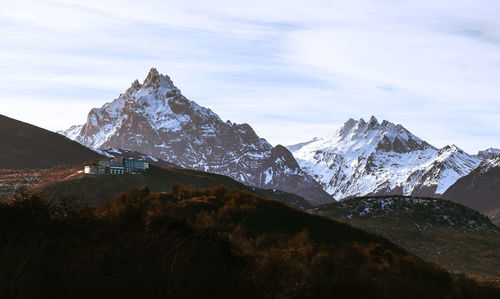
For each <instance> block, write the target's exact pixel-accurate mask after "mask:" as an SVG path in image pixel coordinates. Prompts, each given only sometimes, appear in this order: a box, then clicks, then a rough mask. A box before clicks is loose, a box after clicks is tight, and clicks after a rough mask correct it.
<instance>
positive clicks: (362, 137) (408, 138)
mask: <svg viewBox="0 0 500 299" xmlns="http://www.w3.org/2000/svg"><path fill="white" fill-rule="evenodd" d="M430 147H432V146H431V145H429V144H428V143H426V142H425V141H422V140H421V139H420V138H418V137H416V136H415V135H413V134H411V133H410V132H409V131H408V130H406V129H405V128H404V127H403V126H401V125H395V124H393V123H391V122H389V121H387V120H384V121H382V123H379V122H378V121H377V119H376V118H375V117H374V116H372V117H371V118H370V120H369V121H368V122H366V121H365V120H364V119H362V118H361V119H360V120H359V121H356V120H354V119H349V120H348V121H346V122H345V123H344V125H343V126H342V127H341V128H340V129H339V130H337V131H335V132H334V133H332V134H330V135H328V136H327V137H325V138H317V139H313V140H312V141H308V142H304V143H300V144H296V145H291V146H289V147H288V148H289V149H290V150H291V151H292V152H297V151H299V150H300V151H304V152H307V151H309V152H310V151H316V150H321V151H327V152H331V153H337V154H338V153H340V154H348V155H350V154H353V153H354V154H355V155H359V154H361V155H362V156H365V157H366V156H368V155H370V154H371V153H373V152H375V151H385V152H390V151H394V152H398V153H407V152H412V151H415V150H423V149H426V148H430Z"/></svg>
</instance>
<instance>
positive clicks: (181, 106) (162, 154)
mask: <svg viewBox="0 0 500 299" xmlns="http://www.w3.org/2000/svg"><path fill="white" fill-rule="evenodd" d="M60 133H61V134H63V135H65V136H67V137H69V138H70V139H73V140H75V141H77V142H79V143H81V144H83V145H85V146H87V147H91V148H97V149H108V148H120V149H127V150H132V151H137V152H141V153H144V154H146V155H148V156H152V157H155V158H158V159H162V160H165V161H168V162H170V163H173V164H176V165H179V166H181V167H185V168H193V169H197V170H202V171H207V172H213V173H218V174H222V175H227V176H229V177H231V178H234V179H236V180H238V181H240V182H242V183H244V184H247V185H251V186H255V187H259V188H268V189H269V188H272V189H280V190H283V191H287V192H292V193H295V194H298V195H300V196H303V197H305V198H306V199H307V200H309V201H311V202H312V203H324V202H328V201H331V197H330V196H329V195H328V194H327V193H326V192H324V191H323V189H322V187H321V186H320V185H319V184H318V183H317V182H316V181H315V180H314V179H313V178H311V177H310V176H308V175H307V174H306V173H304V172H303V171H302V170H301V169H300V167H299V165H298V164H297V163H296V161H295V159H294V158H293V156H292V155H291V154H290V152H289V151H288V150H287V149H286V148H284V147H283V146H277V147H274V148H273V146H272V145H271V144H269V143H268V142H267V141H266V140H264V139H262V138H259V137H258V136H257V134H256V133H255V132H254V130H253V129H252V128H251V127H250V126H249V125H248V124H235V123H232V122H230V121H227V122H224V121H222V119H221V118H220V117H219V116H218V115H217V114H215V113H214V112H212V111H211V110H210V109H207V108H205V107H201V106H199V105H198V104H196V103H195V102H193V101H190V100H188V99H186V98H185V97H184V96H183V95H182V94H181V92H180V90H179V89H178V88H177V87H175V86H174V84H173V83H172V81H171V80H170V78H169V77H168V76H164V75H160V74H159V73H158V71H157V70H156V69H155V68H152V69H151V70H150V72H149V74H148V76H147V77H146V79H145V80H144V82H143V83H142V84H140V83H139V82H138V81H137V80H135V81H134V82H133V83H132V86H131V87H130V88H128V89H127V91H126V92H125V93H124V94H121V95H120V96H119V97H118V98H116V99H115V100H113V101H112V102H110V103H106V104H105V105H104V106H102V107H101V108H94V109H92V110H91V111H90V112H89V114H88V117H87V122H86V123H85V124H83V125H78V126H72V127H71V128H69V129H68V130H66V131H63V132H60Z"/></svg>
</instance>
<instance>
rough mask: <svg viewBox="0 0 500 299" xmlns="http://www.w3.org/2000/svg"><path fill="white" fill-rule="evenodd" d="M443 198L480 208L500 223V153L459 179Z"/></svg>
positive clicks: (476, 208) (495, 221)
mask: <svg viewBox="0 0 500 299" xmlns="http://www.w3.org/2000/svg"><path fill="white" fill-rule="evenodd" d="M443 198H445V199H448V200H451V201H454V202H458V203H460V204H463V205H464V206H467V207H470V208H472V209H475V210H478V211H480V212H482V213H483V214H485V215H488V216H489V217H490V218H491V220H492V221H493V222H494V223H496V224H498V225H500V155H496V156H492V158H491V159H489V160H486V161H484V162H482V163H481V165H479V167H477V168H476V169H474V170H473V171H472V172H471V173H470V174H468V175H466V176H464V177H463V178H461V179H459V180H458V181H457V182H456V183H455V184H453V185H452V186H451V187H450V188H449V189H448V190H446V192H445V193H444V194H443Z"/></svg>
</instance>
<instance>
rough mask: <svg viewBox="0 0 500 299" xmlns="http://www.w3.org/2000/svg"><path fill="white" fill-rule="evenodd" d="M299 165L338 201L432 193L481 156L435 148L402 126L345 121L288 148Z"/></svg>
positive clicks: (438, 190) (469, 168)
mask: <svg viewBox="0 0 500 299" xmlns="http://www.w3.org/2000/svg"><path fill="white" fill-rule="evenodd" d="M288 149H289V150H290V151H292V153H293V155H294V157H295V159H296V160H297V162H298V163H299V165H300V167H301V169H302V170H303V171H304V172H306V173H308V174H309V175H311V176H312V177H314V178H315V179H316V180H317V181H318V182H319V183H320V184H321V185H322V186H323V188H324V189H325V191H327V192H328V193H329V194H331V195H332V196H333V197H334V198H336V199H342V198H346V197H353V196H362V195H373V194H379V195H381V194H403V195H413V196H431V195H432V196H436V195H439V194H442V193H444V191H446V189H447V188H448V187H449V186H450V185H452V184H453V183H454V182H455V181H456V180H457V179H459V178H460V177H462V176H464V175H466V174H468V173H469V172H470V171H471V170H472V169H474V168H476V167H477V166H478V165H479V163H480V162H481V160H480V159H479V158H477V157H474V156H470V155H468V154H467V153H465V152H464V151H463V150H461V149H460V148H458V147H456V146H455V145H453V146H446V147H444V148H442V149H437V148H435V147H433V146H432V145H430V144H428V143H427V142H425V141H423V140H421V139H420V138H418V137H417V136H415V135H413V134H412V133H410V132H409V131H408V130H406V129H405V128H404V127H403V126H401V125H395V124H393V123H391V122H388V121H386V120H384V121H383V122H382V123H379V122H378V121H377V119H376V118H375V117H373V116H372V117H371V118H370V120H369V121H368V122H366V121H365V120H363V119H360V120H359V121H356V120H354V119H350V120H348V121H347V122H346V123H345V124H344V126H343V127H342V128H340V129H339V130H337V131H336V132H335V133H333V134H330V135H329V136H327V137H324V138H315V139H313V140H311V141H309V142H303V143H300V144H296V145H292V146H288Z"/></svg>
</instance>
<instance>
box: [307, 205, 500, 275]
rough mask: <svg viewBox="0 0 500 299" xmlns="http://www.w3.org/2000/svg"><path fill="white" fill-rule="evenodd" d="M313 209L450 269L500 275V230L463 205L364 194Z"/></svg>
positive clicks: (314, 211)
mask: <svg viewBox="0 0 500 299" xmlns="http://www.w3.org/2000/svg"><path fill="white" fill-rule="evenodd" d="M309 211H310V212H312V213H314V214H318V215H321V216H325V217H329V218H331V219H333V220H336V221H339V222H344V223H348V224H350V225H352V226H354V227H357V228H361V229H363V230H365V231H368V232H372V233H375V234H378V235H381V236H384V237H386V238H388V239H389V240H391V241H392V242H394V243H395V244H397V245H399V246H401V247H403V248H404V249H406V250H408V251H409V252H412V253H414V254H416V255H418V256H419V257H421V258H423V259H424V260H427V261H432V262H435V263H438V264H439V265H442V266H444V267H446V268H447V269H448V270H449V271H451V272H462V273H467V274H469V275H471V276H476V277H483V278H488V279H498V278H499V277H500V251H498V248H499V247H500V229H499V228H497V227H496V226H495V225H493V224H492V223H491V221H490V220H489V219H488V218H487V217H485V216H483V215H481V214H480V213H479V212H477V211H474V210H472V209H470V208H467V207H465V206H463V205H460V204H457V203H454V202H451V201H448V200H443V199H436V198H417V197H407V196H377V197H374V196H366V197H357V198H350V199H346V200H341V201H339V202H335V203H331V204H326V205H322V206H319V207H315V208H313V209H311V210H309Z"/></svg>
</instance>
